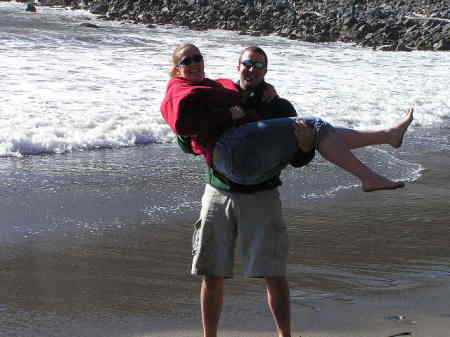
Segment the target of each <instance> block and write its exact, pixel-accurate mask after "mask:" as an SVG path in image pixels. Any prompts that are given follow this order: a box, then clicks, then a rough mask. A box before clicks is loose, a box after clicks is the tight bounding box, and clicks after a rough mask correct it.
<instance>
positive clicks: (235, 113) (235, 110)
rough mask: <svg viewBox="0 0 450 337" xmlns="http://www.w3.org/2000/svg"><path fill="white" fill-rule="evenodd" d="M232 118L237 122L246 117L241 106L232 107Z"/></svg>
mask: <svg viewBox="0 0 450 337" xmlns="http://www.w3.org/2000/svg"><path fill="white" fill-rule="evenodd" d="M230 111H231V118H232V119H233V120H234V121H235V120H238V119H241V118H244V117H245V111H244V109H242V108H241V107H240V106H239V105H235V106H232V107H231V108H230Z"/></svg>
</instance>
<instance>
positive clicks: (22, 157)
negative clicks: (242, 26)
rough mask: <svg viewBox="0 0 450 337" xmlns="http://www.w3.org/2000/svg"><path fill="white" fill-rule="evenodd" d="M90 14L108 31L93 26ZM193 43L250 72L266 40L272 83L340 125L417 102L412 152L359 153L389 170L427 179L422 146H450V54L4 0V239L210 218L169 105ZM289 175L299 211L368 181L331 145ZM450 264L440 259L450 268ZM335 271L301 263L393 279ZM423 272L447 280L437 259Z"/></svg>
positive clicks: (390, 114) (408, 147) (215, 72)
mask: <svg viewBox="0 0 450 337" xmlns="http://www.w3.org/2000/svg"><path fill="white" fill-rule="evenodd" d="M83 22H91V23H95V24H97V25H99V26H100V28H99V29H92V28H87V27H81V26H80V24H81V23H83ZM186 42H191V43H194V44H196V45H197V46H199V48H200V49H201V50H202V52H203V53H204V55H205V59H206V70H207V74H208V76H209V77H211V78H233V79H237V75H238V74H237V70H236V65H237V60H238V57H239V53H240V51H241V50H242V49H243V48H244V47H247V46H249V45H259V46H261V47H262V48H263V49H265V51H266V52H267V54H268V56H269V72H268V75H267V81H268V82H269V83H271V84H273V85H274V86H275V88H276V90H277V92H278V93H279V95H280V96H282V97H285V98H288V99H289V100H290V101H291V102H292V103H293V105H294V106H295V107H296V109H297V110H298V113H299V115H304V116H318V117H322V118H324V119H326V120H327V121H329V122H331V123H333V124H334V125H337V126H344V127H352V128H358V129H376V128H385V127H388V126H389V125H391V124H393V123H395V122H396V121H398V120H399V119H401V118H402V116H403V115H404V113H405V111H406V109H407V108H408V107H410V106H412V107H414V108H415V109H416V114H415V121H414V122H413V124H412V126H411V127H410V131H409V132H408V136H407V140H405V146H404V147H403V148H402V149H400V150H393V149H391V148H389V147H387V146H378V147H373V148H370V149H364V150H359V151H357V154H358V156H360V157H361V158H362V159H363V161H365V162H367V163H368V164H369V166H371V167H373V168H374V169H375V170H377V171H380V172H383V173H384V174H385V175H387V176H388V177H390V178H394V179H403V180H407V181H416V180H417V179H420V177H421V175H422V172H423V170H424V169H427V168H426V167H423V166H422V164H421V163H420V162H419V161H418V160H417V157H414V156H411V155H409V153H411V152H414V153H415V154H417V153H419V154H420V153H426V152H427V151H428V150H429V149H430V144H432V148H433V149H434V150H441V151H447V152H444V153H449V152H450V151H449V150H450V140H449V137H448V130H449V126H450V95H449V93H450V81H449V80H448V74H449V72H450V54H449V53H433V52H412V53H406V52H398V53H385V52H375V51H372V50H370V49H361V48H358V47H356V46H353V45H351V44H342V43H330V44H322V45H317V44H310V43H305V42H300V41H292V40H288V39H284V38H280V37H276V36H267V37H251V36H246V35H239V34H238V33H236V32H228V31H220V30H213V31H191V30H188V29H186V28H180V27H172V26H157V27H155V28H148V27H146V26H144V25H133V24H128V23H120V22H105V21H100V20H97V19H96V18H95V16H93V15H92V14H90V13H88V12H86V11H82V10H66V9H61V8H46V7H38V13H27V12H25V11H24V4H21V3H15V2H0V74H1V78H0V177H1V179H0V198H1V199H0V235H1V236H0V244H1V243H10V244H11V243H13V244H14V243H17V242H24V241H25V242H26V240H29V239H30V238H41V237H45V236H46V235H47V234H48V233H62V234H63V235H69V236H70V235H74V237H76V236H77V235H81V234H83V235H90V234H92V235H96V234H98V233H101V232H102V231H109V230H117V231H120V230H121V229H123V227H124V226H127V224H155V223H171V222H177V221H178V222H181V221H184V222H186V221H188V220H187V219H189V220H190V219H194V218H195V217H196V216H197V213H198V210H199V207H200V196H201V192H202V188H203V181H202V172H203V169H204V163H203V161H202V160H200V159H198V158H193V157H189V156H186V155H183V154H181V153H180V151H179V150H178V149H177V146H176V144H174V136H173V134H172V133H171V131H170V129H169V128H168V126H167V125H166V124H165V122H164V121H163V120H162V118H161V116H160V112H159V105H160V102H161V100H162V97H163V95H164V92H165V86H166V83H167V81H168V71H169V67H170V55H171V52H172V50H173V49H174V48H175V47H176V46H177V45H178V44H181V43H186ZM283 181H284V184H283V187H282V188H281V192H282V198H283V202H284V206H285V207H286V208H288V209H295V208H296V207H297V206H298V205H299V203H302V202H305V200H306V201H308V202H314V200H323V199H329V198H333V197H334V196H335V195H336V193H339V191H342V190H350V189H355V187H356V180H355V179H354V178H353V177H350V176H349V175H348V174H346V173H344V172H342V171H341V170H339V169H337V168H335V167H334V166H333V165H331V164H329V163H326V162H325V161H323V160H321V158H320V157H319V156H318V157H317V158H316V160H315V161H314V162H313V163H312V164H311V165H309V166H308V167H306V168H304V169H302V170H301V171H298V170H293V169H287V170H286V171H285V172H284V173H283ZM355 235H356V234H355ZM349 247H351V246H349ZM377 261H379V260H377ZM445 264H447V267H448V260H446V262H445V263H444V265H445ZM447 267H445V268H444V269H443V270H441V269H439V270H440V271H442V274H443V275H448V269H446V268H447ZM327 268H328V267H324V266H322V267H312V266H305V265H298V266H292V267H291V269H292V270H293V272H296V271H297V272H299V273H310V274H314V275H316V276H317V275H321V274H327V275H329V274H332V275H336V274H338V275H339V278H341V279H345V278H348V279H351V280H352V281H351V282H352V283H353V284H365V285H366V286H367V287H371V286H373V287H375V288H376V287H377V284H378V283H380V284H382V285H380V286H379V288H383V287H384V286H385V283H386V282H387V281H386V282H384V279H383V277H382V276H380V275H378V276H367V277H365V276H361V273H360V274H359V275H357V274H353V273H351V274H346V272H345V270H344V271H343V270H342V268H340V267H337V268H338V269H339V268H340V269H339V271H330V270H329V269H327ZM413 269H414V268H411V270H410V271H408V272H411V273H412V274H414V275H415V276H414V277H413V276H411V277H410V278H408V276H405V275H408V273H406V274H403V276H402V277H399V278H395V277H394V279H395V280H394V281H392V282H394V283H395V282H397V281H398V282H399V283H401V282H402V280H405V279H414V278H415V277H416V278H417V277H419V276H417V275H418V274H417V273H414V270H413ZM422 274H425V275H428V276H430V275H431V276H430V277H434V276H433V275H434V274H433V273H432V272H430V271H429V270H428V269H426V268H425V269H424V270H420V275H422ZM317 277H319V278H320V276H317ZM425 278H426V277H425ZM299 294H300V295H298V294H297V295H298V296H302V294H301V293H299ZM297 295H295V294H294V296H297Z"/></svg>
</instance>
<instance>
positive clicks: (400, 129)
mask: <svg viewBox="0 0 450 337" xmlns="http://www.w3.org/2000/svg"><path fill="white" fill-rule="evenodd" d="M413 114H414V108H409V109H408V112H407V115H406V117H405V119H404V120H402V121H401V122H400V123H399V124H398V125H397V126H394V127H393V128H391V129H389V131H388V144H389V145H391V146H392V147H394V148H399V147H400V146H402V142H403V136H404V135H405V132H406V130H408V127H409V125H410V124H411V122H412V121H413V119H414V115H413Z"/></svg>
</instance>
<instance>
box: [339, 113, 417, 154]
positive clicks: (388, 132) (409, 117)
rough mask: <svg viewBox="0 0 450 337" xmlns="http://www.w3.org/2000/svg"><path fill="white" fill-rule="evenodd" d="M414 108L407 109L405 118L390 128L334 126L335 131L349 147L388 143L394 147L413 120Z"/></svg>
mask: <svg viewBox="0 0 450 337" xmlns="http://www.w3.org/2000/svg"><path fill="white" fill-rule="evenodd" d="M413 114H414V109H413V108H410V109H408V112H407V114H406V116H405V118H404V119H403V120H402V121H401V122H400V123H398V124H397V125H395V126H394V127H392V128H389V129H384V130H379V131H357V130H352V129H346V128H336V132H337V133H338V134H339V136H340V137H341V138H342V140H343V141H344V142H345V143H346V144H347V145H348V147H349V148H350V149H357V148H360V147H365V146H369V145H379V144H388V145H390V146H392V147H394V148H399V147H400V146H401V145H402V141H403V136H404V135H405V132H406V130H407V129H408V127H409V125H410V124H411V122H412V121H413V118H414V116H413Z"/></svg>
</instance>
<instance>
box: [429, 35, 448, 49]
mask: <svg viewBox="0 0 450 337" xmlns="http://www.w3.org/2000/svg"><path fill="white" fill-rule="evenodd" d="M433 50H439V51H444V50H445V51H449V50H450V39H448V38H447V39H442V40H440V41H438V42H436V43H435V44H433Z"/></svg>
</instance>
